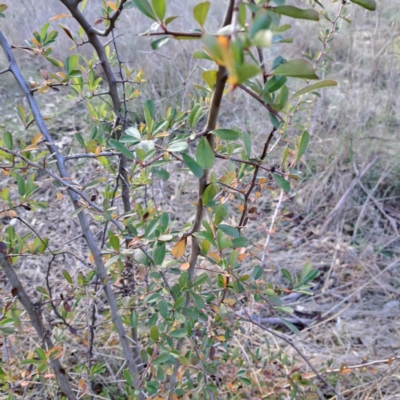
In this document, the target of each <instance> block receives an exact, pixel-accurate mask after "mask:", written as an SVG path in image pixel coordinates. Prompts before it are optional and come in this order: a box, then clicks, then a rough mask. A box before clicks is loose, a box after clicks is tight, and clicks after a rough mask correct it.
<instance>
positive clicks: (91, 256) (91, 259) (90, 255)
mask: <svg viewBox="0 0 400 400" xmlns="http://www.w3.org/2000/svg"><path fill="white" fill-rule="evenodd" d="M89 262H90V263H93V262H94V257H93V254H92V253H90V254H89Z"/></svg>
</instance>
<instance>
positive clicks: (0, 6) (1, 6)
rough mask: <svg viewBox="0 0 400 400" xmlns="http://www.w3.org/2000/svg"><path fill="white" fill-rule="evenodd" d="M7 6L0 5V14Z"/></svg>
mask: <svg viewBox="0 0 400 400" xmlns="http://www.w3.org/2000/svg"><path fill="white" fill-rule="evenodd" d="M7 8H8V6H7V5H6V4H0V12H1V13H2V12H3V11H5V10H7Z"/></svg>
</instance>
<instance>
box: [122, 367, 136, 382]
mask: <svg viewBox="0 0 400 400" xmlns="http://www.w3.org/2000/svg"><path fill="white" fill-rule="evenodd" d="M123 374H124V378H125V380H126V382H127V383H128V385H130V386H134V384H133V380H132V377H131V373H130V372H129V369H124V372H123Z"/></svg>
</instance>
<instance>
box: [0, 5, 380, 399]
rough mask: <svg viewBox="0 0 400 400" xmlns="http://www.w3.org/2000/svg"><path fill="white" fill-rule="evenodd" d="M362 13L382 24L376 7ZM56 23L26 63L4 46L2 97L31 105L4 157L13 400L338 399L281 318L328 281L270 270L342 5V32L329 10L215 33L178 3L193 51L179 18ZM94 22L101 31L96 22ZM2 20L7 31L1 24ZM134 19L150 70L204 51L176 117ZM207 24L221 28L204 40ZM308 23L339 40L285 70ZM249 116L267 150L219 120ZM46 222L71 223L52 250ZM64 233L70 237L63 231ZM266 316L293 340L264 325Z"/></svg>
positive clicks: (117, 16)
mask: <svg viewBox="0 0 400 400" xmlns="http://www.w3.org/2000/svg"><path fill="white" fill-rule="evenodd" d="M351 2H352V3H355V4H357V5H359V6H361V7H364V8H366V9H368V10H374V9H375V1H374V0H351ZM60 3H61V4H62V5H63V7H64V12H63V13H61V14H59V15H55V16H54V17H53V18H51V20H50V21H49V22H48V23H46V24H44V25H43V26H38V27H37V30H35V31H34V32H33V33H32V36H31V37H30V38H27V39H26V40H25V43H24V44H22V43H18V44H17V43H16V44H13V45H11V44H10V43H9V41H8V39H7V37H6V36H5V35H4V33H3V32H2V31H0V43H1V46H2V49H3V52H4V55H5V57H6V60H7V65H6V67H5V69H3V70H2V71H1V74H2V79H12V77H11V75H12V76H13V79H15V80H16V82H17V83H18V85H19V88H20V90H21V91H22V92H23V94H24V96H25V100H26V101H24V102H22V103H20V104H17V105H16V112H17V115H18V118H19V121H20V123H21V126H22V128H23V132H24V133H23V134H22V135H21V134H20V133H18V132H14V131H13V130H11V129H9V128H8V127H7V126H2V134H1V139H0V168H1V171H2V175H3V178H2V179H3V182H4V184H2V187H1V191H0V211H1V212H2V218H3V222H4V223H5V224H7V225H5V227H4V229H3V230H2V232H1V234H0V239H1V243H0V253H1V254H0V260H1V266H2V269H3V272H4V274H5V275H6V277H7V281H8V284H9V287H10V291H9V296H8V297H7V298H6V299H3V301H4V307H3V310H2V316H1V320H0V330H1V332H2V335H3V337H4V342H5V341H11V342H13V343H14V344H15V345H16V346H17V347H18V348H19V353H18V354H19V356H18V357H14V356H12V358H13V360H12V362H8V363H7V365H4V366H3V367H2V368H1V369H0V382H1V383H2V392H3V393H6V396H8V397H7V398H8V399H14V398H19V396H20V395H21V394H24V396H25V395H26V394H28V397H29V398H62V397H64V398H68V399H78V398H98V399H104V398H112V399H122V398H126V399H144V398H154V399H167V398H169V399H178V398H187V399H189V398H192V399H216V398H218V399H224V398H226V399H244V398H247V399H261V398H271V399H272V398H276V399H278V398H289V397H290V398H303V396H304V398H310V399H311V398H316V397H315V396H317V394H316V393H321V391H323V392H324V393H325V394H326V395H327V396H334V395H335V396H337V398H341V397H340V394H338V393H336V390H335V388H334V382H335V377H332V376H328V375H327V374H325V373H324V371H318V370H317V369H316V367H314V366H313V365H312V364H311V363H310V361H309V360H308V359H307V358H306V357H305V356H304V355H303V353H302V352H301V350H300V349H299V348H298V346H296V334H297V333H298V327H296V325H295V324H293V322H291V320H290V318H289V317H290V314H291V313H293V309H292V308H290V307H289V306H286V305H285V303H284V301H283V300H282V296H283V295H287V294H290V293H297V294H300V295H306V296H308V295H312V294H313V293H312V290H311V289H312V281H313V280H314V279H315V278H316V277H317V275H318V271H317V270H316V269H313V267H312V265H311V263H306V264H305V265H303V266H302V269H301V273H300V274H293V273H290V272H289V271H288V270H287V269H285V268H282V269H281V271H280V272H281V273H282V275H283V277H284V279H285V282H286V285H285V286H278V285H277V284H276V283H273V282H272V281H271V280H270V276H269V272H268V271H269V270H268V251H269V243H270V241H271V236H272V235H273V233H274V231H275V229H277V228H278V227H277V221H278V219H279V214H280V208H281V205H282V203H283V201H284V200H285V198H286V197H287V196H289V194H290V191H291V189H293V186H296V185H301V180H302V171H301V160H302V156H303V155H304V154H305V153H306V151H307V147H308V145H309V143H310V140H311V137H310V134H309V132H308V131H307V128H306V126H307V121H305V120H304V121H303V120H302V119H301V115H302V114H301V113H299V112H300V111H301V110H303V109H305V108H307V107H308V104H309V101H308V100H309V98H310V97H312V96H315V95H318V91H319V90H321V89H322V90H329V87H330V86H335V85H337V82H336V81H334V80H331V79H322V78H321V77H322V76H324V75H325V73H326V71H327V68H328V65H329V64H328V63H329V59H330V57H329V52H330V42H331V41H332V40H333V39H334V37H335V34H336V33H337V32H338V31H339V28H340V25H341V23H342V22H343V21H345V22H346V23H347V22H349V21H348V18H347V10H346V9H347V6H348V4H347V2H346V0H343V1H341V2H337V4H336V5H335V7H336V8H335V9H334V13H333V14H332V13H331V12H330V11H329V12H328V11H326V10H325V9H324V8H323V5H322V4H321V3H320V2H318V1H316V0H315V2H314V3H312V6H310V5H308V6H307V5H306V6H305V7H308V8H298V7H295V6H293V5H289V4H285V3H286V2H285V0H247V1H240V0H236V1H234V0H228V1H225V2H224V3H225V11H224V12H223V13H221V14H220V15H219V14H217V13H216V11H215V12H214V11H212V10H213V8H212V7H210V2H209V1H204V2H196V3H193V4H192V2H188V3H186V2H181V3H182V4H181V7H183V8H190V9H191V10H192V17H193V18H192V19H191V20H190V21H185V23H186V25H187V26H188V29H187V30H186V31H180V30H177V29H176V28H174V26H175V24H176V23H177V19H178V18H179V15H172V14H171V13H170V8H172V5H173V4H172V3H173V2H172V1H167V0H151V1H150V0H114V1H108V2H106V1H105V0H102V1H101V2H95V1H93V0H92V1H88V0H84V1H82V0H60ZM99 5H100V7H98V6H99ZM349 5H350V3H349ZM96 7H97V8H96ZM351 7H352V6H351ZM175 8H176V7H175ZM93 10H95V12H96V13H97V14H98V15H97V20H95V21H92V20H91V18H89V17H88V14H87V13H88V12H89V11H91V12H92V11H93ZM0 11H1V15H0V16H1V17H3V18H12V16H9V15H8V14H7V5H6V4H2V5H0ZM130 13H136V14H140V15H141V18H142V19H143V20H146V21H147V23H148V30H147V31H146V32H141V35H142V36H145V37H148V38H150V44H149V46H150V47H149V51H151V52H154V53H155V54H157V52H158V51H159V49H160V48H162V49H163V51H164V53H166V54H167V55H166V56H165V57H169V59H170V60H172V62H173V60H174V57H175V55H174V53H173V52H171V53H168V49H169V46H170V42H172V41H181V42H182V46H186V45H188V46H189V47H188V49H193V46H195V50H194V51H192V50H190V52H191V53H190V54H189V56H190V57H192V59H193V60H194V61H195V62H196V69H195V73H193V80H194V81H195V83H194V84H193V85H191V86H190V85H188V86H187V87H186V86H185V85H186V84H187V82H186V81H184V82H181V85H182V88H178V89H179V90H180V89H182V90H183V89H184V90H183V92H184V93H185V96H186V97H185V101H182V103H181V104H180V105H179V104H178V102H175V104H172V102H171V104H170V105H169V106H167V107H164V106H163V105H160V104H159V103H157V102H155V101H154V99H152V98H151V97H148V98H144V96H143V94H142V88H144V87H145V86H146V85H147V75H148V74H150V73H151V71H148V70H146V69H145V68H144V67H141V65H140V59H138V60H133V61H130V60H128V61H125V57H124V54H122V52H121V50H120V48H119V43H118V41H119V38H120V36H121V33H122V34H124V35H125V36H127V35H131V37H130V38H129V41H130V42H131V43H134V42H135V41H137V40H139V39H140V36H135V35H133V34H132V33H131V32H130V31H129V32H128V31H127V32H120V31H118V29H119V28H118V27H119V23H120V20H121V18H123V17H124V16H125V15H129V14H130ZM210 18H212V19H213V21H217V20H218V21H219V25H220V26H219V27H216V28H215V29H208V26H209V25H212V24H208V20H209V19H210ZM293 19H298V20H300V21H299V24H300V26H301V24H310V23H313V22H314V21H319V20H321V19H322V20H325V25H326V27H325V29H324V30H322V31H321V32H317V28H316V33H315V35H316V36H318V39H319V40H320V49H319V51H317V52H310V53H309V54H306V55H305V56H304V57H302V58H297V59H286V58H285V57H284V48H285V47H284V46H288V45H290V43H292V42H293V39H292V38H291V37H290V28H291V25H290V21H291V20H293ZM71 21H73V23H72V22H71ZM61 22H62V23H61ZM214 25H215V24H214ZM15 29H16V30H17V29H18V27H17V26H15ZM62 36H64V38H63V39H66V40H68V41H69V43H70V45H71V46H72V47H71V48H70V51H69V53H68V54H67V53H66V52H65V50H64V49H63V50H62V51H61V53H60V51H59V50H58V46H59V42H60V40H61V37H62ZM125 40H127V39H126V37H125ZM190 46H191V47H190ZM21 51H23V52H25V53H28V55H29V57H36V58H40V63H41V64H40V65H44V67H42V68H41V69H40V75H39V74H36V75H35V74H33V75H34V76H35V77H36V78H29V79H27V78H25V77H24V75H23V73H22V72H21V69H20V66H19V63H18V62H17V61H16V58H15V57H14V54H15V53H16V52H21ZM58 54H62V57H59V56H58ZM39 76H40V78H39ZM168 89H171V88H168ZM162 95H165V96H167V93H164V94H162ZM46 96H47V97H46ZM49 96H52V98H53V97H54V96H61V97H64V98H65V99H66V100H68V101H69V102H74V103H75V104H77V105H79V107H81V108H82V109H85V110H86V112H87V118H86V119H87V120H89V124H90V127H89V128H88V129H86V128H85V129H84V130H82V131H77V132H75V133H72V134H71V133H67V134H66V135H73V136H74V137H73V141H71V144H70V145H68V146H65V145H62V135H64V133H60V132H54V131H52V129H50V128H49V127H48V126H49V121H48V120H49V119H48V118H47V117H46V115H45V112H44V111H42V108H43V104H44V103H45V102H46V98H50V97H49ZM243 96H247V97H248V98H249V101H254V102H257V103H259V104H260V105H261V106H262V109H263V110H264V114H265V115H264V116H260V118H264V117H265V126H264V133H263V134H262V135H261V136H260V135H258V136H257V138H258V139H257V141H256V140H255V137H254V135H253V134H252V133H251V132H248V131H246V130H245V129H239V128H238V127H237V126H235V125H233V124H231V123H230V121H229V119H227V118H223V117H221V115H220V114H221V107H222V105H223V104H228V106H229V104H232V103H235V101H242V100H240V99H242V98H243ZM243 104H245V103H243ZM245 108H246V107H245V105H244V106H243V107H242V109H241V110H242V112H243V117H245V115H246V110H245ZM66 123H68V121H66ZM260 137H261V138H262V140H261V141H260ZM272 160H275V161H274V162H273V161H272ZM178 179H180V180H181V181H183V182H184V184H183V185H180V186H178V189H177V192H179V191H182V190H187V191H189V197H190V201H189V202H187V204H182V200H181V198H180V196H179V193H178V194H176V195H174V196H172V195H171V192H172V191H173V187H174V184H175V183H176V181H177V180H178ZM46 185H47V186H46ZM49 186H50V187H51V190H50V193H51V196H48V195H47V194H46V193H49V191H48V190H47V189H46V188H47V187H49ZM160 188H161V191H162V196H161V199H162V201H161V200H160V196H157V195H156V194H155V191H157V193H160ZM193 188H194V189H193ZM192 189H193V190H192ZM45 194H46V195H45ZM266 198H267V199H269V200H268V201H270V203H271V204H272V205H273V206H272V211H271V213H270V214H271V217H272V218H271V219H270V222H269V223H268V226H267V227H266V228H265V230H264V232H265V237H264V244H263V245H262V246H259V245H257V246H255V245H254V244H253V243H252V240H251V232H250V231H249V230H248V229H247V227H248V223H249V221H250V220H253V221H254V220H257V221H260V224H262V223H263V222H262V221H264V220H265V218H266V215H265V212H264V211H263V210H262V207H260V206H259V204H260V202H261V201H262V199H266ZM158 200H160V201H158ZM50 208H56V209H59V212H58V213H57V218H58V220H57V219H56V220H53V221H52V226H51V229H50V234H49V231H48V230H45V229H44V228H43V229H41V228H42V227H43V226H44V225H43V224H40V223H38V222H37V221H40V220H41V219H43V218H44V216H45V215H46V213H47V212H48V211H47V210H49V209H50ZM33 220H34V221H36V222H32V221H33ZM66 220H68V221H71V226H70V229H66V230H62V229H61V226H62V224H64V222H65V221H66ZM82 238H83V240H84V244H83V245H80V246H77V245H75V243H77V240H80V239H82ZM27 258H32V259H34V260H36V261H35V263H36V264H40V265H41V268H43V269H44V271H45V274H44V279H43V284H42V285H37V286H36V284H32V283H30V282H29V280H27V279H26V278H24V275H23V271H22V270H21V269H20V268H19V265H20V263H21V262H23V260H25V259H27ZM260 309H264V310H267V311H268V314H269V315H270V316H273V317H275V319H276V320H278V321H280V322H281V323H282V325H281V326H282V329H283V331H284V333H280V332H279V331H276V330H273V329H271V328H270V327H268V325H266V324H264V323H263V321H262V318H260V317H259V314H258V310H260ZM27 337H28V338H29V340H26V338H27ZM273 337H277V338H279V339H280V340H284V341H286V343H287V344H289V345H290V346H292V347H293V348H294V349H295V351H296V352H297V354H298V355H297V356H296V359H295V358H292V357H290V356H289V355H287V354H285V353H284V352H281V351H273V350H271V348H270V340H271V338H273ZM298 359H299V360H302V363H301V364H299V365H300V366H298V364H297V361H296V360H298ZM307 365H308V367H307ZM306 367H307V368H310V369H311V370H312V372H313V374H312V376H311V375H310V376H311V377H310V376H307V375H306V373H305V372H306ZM310 396H311V397H310ZM312 396H314V397H312ZM4 398H5V397H4Z"/></svg>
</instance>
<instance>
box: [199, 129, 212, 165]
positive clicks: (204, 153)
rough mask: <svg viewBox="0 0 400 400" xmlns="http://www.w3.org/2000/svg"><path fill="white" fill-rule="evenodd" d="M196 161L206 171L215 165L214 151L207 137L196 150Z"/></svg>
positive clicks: (202, 139) (203, 138)
mask: <svg viewBox="0 0 400 400" xmlns="http://www.w3.org/2000/svg"><path fill="white" fill-rule="evenodd" d="M196 161H197V163H198V164H199V165H200V166H201V167H203V168H204V169H210V168H212V167H213V166H214V163H215V154H214V150H213V149H212V148H211V146H210V143H208V140H207V139H206V138H205V137H202V138H201V139H200V142H199V145H198V146H197V149H196Z"/></svg>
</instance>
